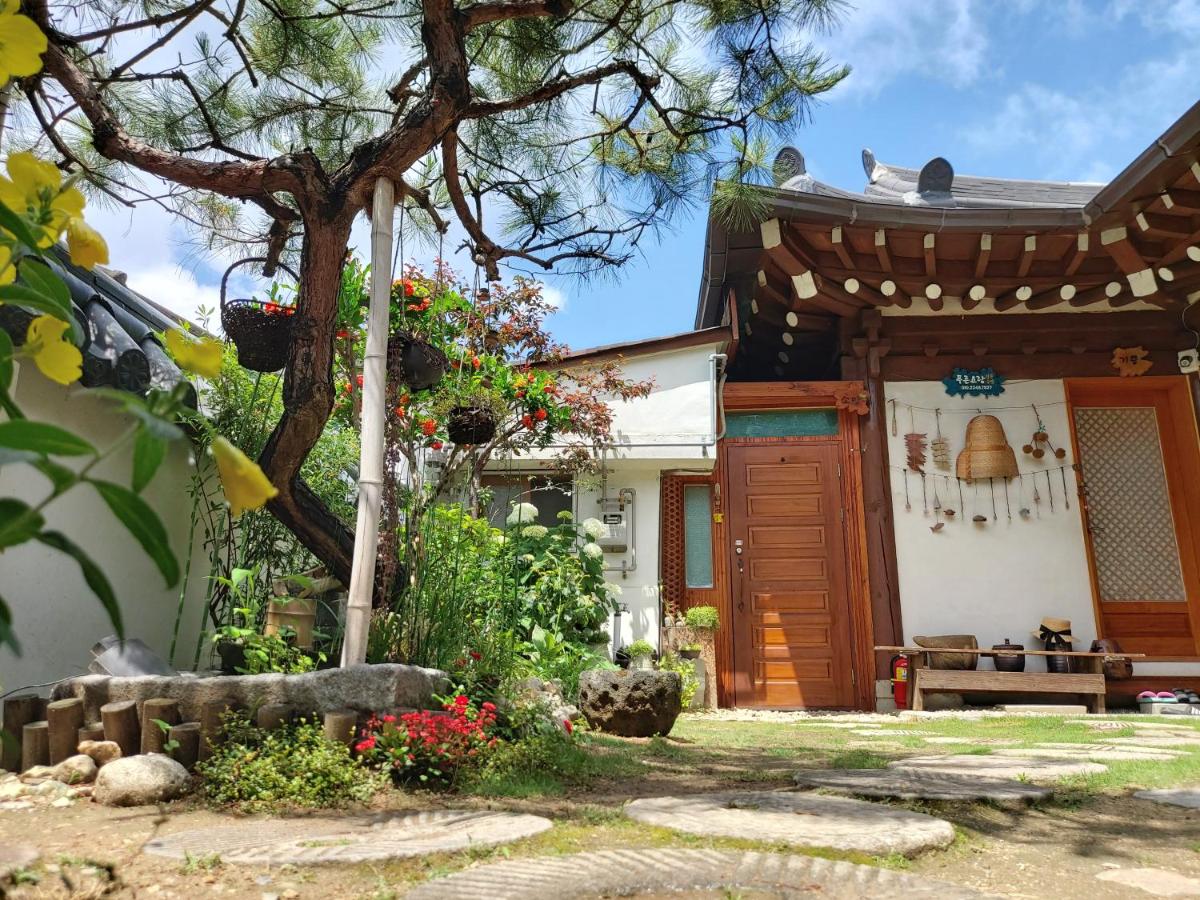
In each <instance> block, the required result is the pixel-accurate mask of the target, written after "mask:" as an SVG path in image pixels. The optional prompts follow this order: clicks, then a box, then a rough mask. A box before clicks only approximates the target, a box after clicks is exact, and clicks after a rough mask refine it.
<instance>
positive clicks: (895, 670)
mask: <svg viewBox="0 0 1200 900" xmlns="http://www.w3.org/2000/svg"><path fill="white" fill-rule="evenodd" d="M892 699H893V700H895V701H896V709H908V657H907V656H893V657H892Z"/></svg>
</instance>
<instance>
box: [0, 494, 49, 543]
mask: <svg viewBox="0 0 1200 900" xmlns="http://www.w3.org/2000/svg"><path fill="white" fill-rule="evenodd" d="M44 524H45V520H43V519H42V516H41V513H38V512H35V511H34V510H33V508H32V507H30V506H29V504H27V503H22V502H21V501H20V500H15V499H13V498H12V497H0V550H3V549H4V548H5V547H14V546H16V545H17V544H23V543H25V542H26V541H28V540H30V539H32V538H33V537H35V536H36V535H37V533H38V531H40V530H41V527H42V525H44Z"/></svg>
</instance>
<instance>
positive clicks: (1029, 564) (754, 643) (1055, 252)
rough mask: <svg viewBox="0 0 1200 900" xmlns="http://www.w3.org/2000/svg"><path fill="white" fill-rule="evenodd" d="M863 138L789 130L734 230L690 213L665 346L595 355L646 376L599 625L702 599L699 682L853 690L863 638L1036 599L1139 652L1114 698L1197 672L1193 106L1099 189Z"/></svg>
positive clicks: (874, 670)
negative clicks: (681, 285) (621, 608)
mask: <svg viewBox="0 0 1200 900" xmlns="http://www.w3.org/2000/svg"><path fill="white" fill-rule="evenodd" d="M863 162H864V168H865V169H866V175H867V185H866V188H865V189H864V191H863V193H861V194H859V193H850V192H847V191H843V190H839V189H837V188H834V187H831V186H829V185H826V184H822V183H820V182H818V181H816V180H815V179H813V178H812V177H811V176H810V175H808V174H807V172H806V171H805V166H804V160H803V157H802V156H801V155H800V154H799V153H798V152H797V151H794V150H790V149H789V150H785V151H784V152H783V153H781V154H780V156H779V159H778V162H777V180H778V182H779V183H778V185H777V187H775V188H773V189H769V190H767V191H766V195H767V202H768V206H769V210H768V212H767V215H766V218H765V219H764V220H763V221H762V222H761V223H760V225H759V226H758V227H756V228H753V229H747V230H744V231H741V230H730V229H727V228H725V227H723V226H722V225H721V224H720V223H719V222H718V221H717V220H715V219H714V220H713V221H712V222H711V223H710V226H709V231H708V236H707V240H706V247H705V257H704V272H703V283H702V287H701V292H700V298H699V307H698V310H697V315H696V323H695V325H696V329H697V331H696V335H695V339H694V340H693V341H692V342H691V343H690V345H689V344H688V342H687V341H684V340H682V339H681V338H679V337H677V338H674V339H664V340H660V341H649V342H639V343H635V344H629V345H625V346H623V347H618V348H609V349H608V350H607V351H606V352H607V353H608V354H609V355H612V354H616V353H620V354H622V355H623V356H624V357H625V358H626V365H627V367H628V368H629V369H630V371H631V373H633V374H637V375H641V374H643V373H644V372H657V371H662V372H665V373H667V375H668V378H667V383H666V384H665V385H664V384H660V385H659V387H658V388H657V389H656V392H655V394H654V395H653V396H652V397H651V398H649V399H648V400H646V401H640V402H639V403H634V404H629V405H628V407H629V408H627V409H621V408H618V409H617V432H618V436H617V441H616V445H615V447H614V448H613V451H612V453H611V455H610V456H609V458H608V459H607V460H606V463H607V466H606V468H607V477H606V487H605V493H606V496H607V497H608V498H609V499H610V500H611V498H613V497H616V496H619V493H620V490H621V489H622V488H625V487H631V488H632V487H636V488H637V496H638V498H639V501H640V502H639V504H638V509H637V510H636V516H635V518H636V520H637V521H638V523H639V524H638V534H639V535H640V536H641V537H640V540H634V541H632V542H630V545H629V548H628V550H627V551H626V552H614V553H613V554H610V563H611V569H612V571H613V572H614V573H616V574H614V578H616V579H617V580H620V579H621V577H622V575H623V576H624V582H623V583H624V584H625V585H626V591H625V594H624V599H625V601H626V603H627V604H628V615H627V616H625V617H624V618H623V621H622V624H621V633H620V634H619V635H618V636H617V641H616V643H618V644H620V643H625V642H627V641H628V640H631V639H633V638H635V637H647V638H650V639H653V638H654V636H655V635H656V634H657V630H658V622H659V615H660V610H661V608H662V606H663V604H665V603H666V602H668V601H670V602H674V603H677V604H679V605H680V606H683V607H687V606H691V605H696V604H711V605H715V606H717V607H718V609H719V610H720V615H721V622H722V627H721V629H720V630H719V632H718V645H717V681H718V688H719V691H718V695H719V702H720V704H721V705H723V706H752V707H775V708H797V707H830V708H861V709H867V708H873V707H875V706H876V700H877V698H886V697H887V696H889V692H888V690H887V679H888V678H889V677H890V671H889V662H890V658H889V656H888V655H887V654H884V653H877V652H876V651H875V650H874V649H873V648H874V647H875V646H877V645H893V644H903V643H906V642H910V641H911V640H912V638H913V637H914V636H916V635H944V634H971V635H975V636H976V637H977V639H978V642H979V645H980V646H981V647H990V646H991V645H992V644H996V643H1000V642H1002V641H1004V640H1005V639H1006V638H1010V639H1012V640H1013V641H1014V642H1016V643H1021V644H1024V645H1025V646H1026V648H1027V649H1037V645H1036V642H1035V639H1034V638H1033V637H1032V635H1031V632H1032V631H1033V630H1034V629H1036V628H1037V626H1038V624H1039V622H1040V621H1041V619H1042V618H1043V617H1045V616H1051V617H1056V618H1064V619H1069V620H1070V621H1071V623H1072V627H1073V635H1074V637H1075V639H1076V649H1082V650H1087V649H1089V645H1090V643H1091V641H1092V640H1093V639H1094V638H1096V637H1097V636H1103V637H1107V638H1112V639H1115V640H1117V641H1118V642H1119V643H1120V645H1121V647H1122V648H1123V649H1124V650H1125V651H1126V652H1131V653H1144V654H1146V657H1147V658H1146V660H1144V661H1142V660H1139V661H1137V663H1136V664H1135V679H1134V680H1133V681H1127V682H1119V683H1118V682H1110V684H1109V689H1110V700H1111V699H1113V695H1114V694H1120V693H1122V692H1123V693H1125V694H1134V693H1136V692H1137V691H1140V690H1142V689H1144V688H1146V687H1149V686H1153V687H1155V688H1156V689H1158V688H1167V687H1174V686H1177V685H1183V686H1188V685H1190V686H1193V687H1195V686H1200V558H1198V557H1200V547H1198V544H1197V541H1198V538H1200V446H1198V443H1197V426H1196V404H1197V399H1196V398H1197V394H1196V391H1197V385H1196V370H1197V362H1196V360H1197V352H1196V350H1197V346H1198V345H1200V334H1198V333H1197V331H1196V330H1195V329H1197V328H1200V323H1198V322H1197V321H1196V317H1195V316H1194V315H1193V309H1192V307H1191V305H1190V303H1191V302H1192V301H1194V300H1195V299H1196V298H1197V296H1200V293H1198V292H1200V104H1198V105H1197V106H1195V107H1193V108H1192V109H1190V110H1189V111H1188V112H1187V113H1186V114H1185V115H1184V116H1183V117H1182V118H1181V119H1180V120H1179V121H1178V122H1176V123H1175V124H1174V125H1173V126H1171V128H1170V129H1169V130H1168V131H1167V132H1166V133H1165V134H1164V135H1162V137H1161V138H1159V139H1158V140H1156V141H1154V142H1153V143H1152V144H1151V145H1150V146H1149V148H1148V149H1147V150H1146V151H1145V152H1144V153H1142V154H1141V155H1140V156H1139V157H1138V158H1137V159H1135V160H1134V161H1133V162H1132V163H1131V164H1130V165H1129V166H1128V167H1127V168H1126V169H1125V170H1124V171H1123V172H1122V173H1121V174H1120V175H1118V176H1117V177H1116V178H1115V179H1114V180H1113V181H1112V182H1111V183H1109V184H1107V185H1100V184H1079V183H1058V182H1036V181H1013V180H1005V179H996V178H981V177H966V176H961V175H956V174H955V172H954V170H953V168H952V167H951V165H950V163H949V162H948V161H946V160H945V159H940V158H939V159H934V160H932V161H930V162H929V163H927V164H926V165H925V166H924V167H922V168H921V169H920V170H916V169H908V168H901V167H897V166H892V165H888V164H884V163H881V162H879V161H877V160H876V159H875V158H874V156H873V155H872V154H871V153H870V152H869V151H866V152H864V154H863ZM587 360H588V356H587V355H586V354H585V355H583V356H580V357H579V358H577V359H576V360H574V361H569V362H571V363H572V364H578V365H584V364H586V363H587ZM715 367H719V373H717V372H716V368H715ZM710 385H711V386H712V387H711V390H710V391H706V388H708V386H710ZM685 389H689V390H691V393H690V394H688V395H687V396H686V397H685V395H684V393H683V391H684V390H685ZM672 393H674V394H675V396H676V397H677V398H679V399H677V400H676V401H675V402H672ZM680 400H682V401H683V402H679V401H680ZM647 409H652V410H656V411H658V412H659V415H647V414H646V410H647ZM663 410H668V411H669V412H668V414H667V415H666V416H662V415H661V412H662V411H663ZM710 414H711V416H712V421H713V423H714V424H713V426H712V427H711V428H710V427H708V426H707V424H706V423H707V421H708V416H709V415H710ZM980 417H984V418H980ZM988 417H990V418H988ZM685 422H686V423H690V424H688V425H687V426H686V427H684V425H683V424H682V423H685ZM668 432H670V434H668ZM683 432H687V433H688V434H686V435H685V434H684V433H683ZM689 435H690V438H691V443H689ZM668 447H674V448H676V449H674V450H668V449H666V448H668ZM963 474H965V475H966V476H967V477H961V478H960V477H958V476H959V475H963ZM972 476H973V477H972ZM575 505H576V508H577V512H578V514H579V515H594V514H595V513H596V503H595V498H594V497H593V496H592V495H591V494H588V493H587V492H580V493H579V494H578V495H577V497H576V501H575ZM655 544H657V546H654V545H655ZM648 545H649V546H648ZM638 552H640V553H641V558H640V562H639V565H638V568H637V571H635V572H633V573H629V572H624V573H622V571H621V570H622V567H623V566H627V564H628V560H629V559H630V556H629V555H628V554H629V553H633V554H636V553H638ZM648 569H649V571H647V570H648ZM630 588H633V589H632V590H630ZM980 666H981V667H982V668H987V667H990V666H991V663H990V662H989V661H986V660H985V661H983V662H981V663H980ZM1043 666H1044V664H1043V663H1042V662H1040V661H1037V660H1036V659H1031V660H1030V661H1029V667H1028V670H1029V671H1035V670H1038V669H1040V668H1042V667H1043Z"/></svg>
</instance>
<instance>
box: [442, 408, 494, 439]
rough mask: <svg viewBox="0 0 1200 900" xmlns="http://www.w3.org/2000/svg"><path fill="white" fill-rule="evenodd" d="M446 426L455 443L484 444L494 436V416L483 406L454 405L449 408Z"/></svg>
mask: <svg viewBox="0 0 1200 900" xmlns="http://www.w3.org/2000/svg"><path fill="white" fill-rule="evenodd" d="M446 428H447V432H448V434H449V435H450V440H452V441H453V442H454V443H456V444H463V445H466V446H470V445H479V444H486V443H487V442H488V441H490V440H491V439H492V438H494V437H495V436H496V417H495V415H494V414H493V413H492V411H491V410H490V409H486V408H483V407H479V406H456V407H454V408H453V409H451V410H450V417H449V421H448V422H447V426H446Z"/></svg>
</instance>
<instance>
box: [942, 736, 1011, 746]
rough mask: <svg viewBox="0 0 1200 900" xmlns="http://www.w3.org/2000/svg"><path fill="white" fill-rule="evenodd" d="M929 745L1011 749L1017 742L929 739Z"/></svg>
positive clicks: (950, 738) (993, 739)
mask: <svg viewBox="0 0 1200 900" xmlns="http://www.w3.org/2000/svg"><path fill="white" fill-rule="evenodd" d="M925 743H927V744H970V745H971V746H972V747H1011V746H1012V745H1013V744H1016V743H1018V742H1017V741H1010V740H1006V739H1005V738H974V737H927V738H925Z"/></svg>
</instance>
